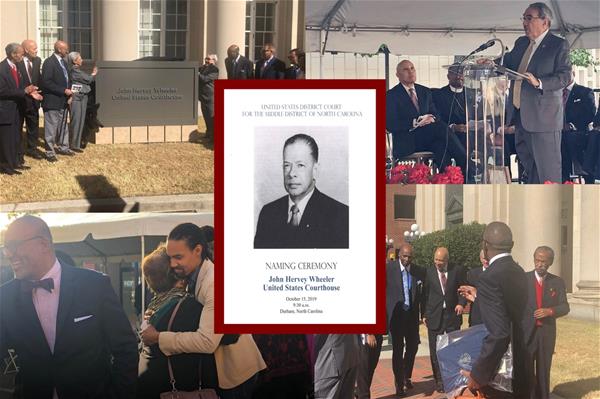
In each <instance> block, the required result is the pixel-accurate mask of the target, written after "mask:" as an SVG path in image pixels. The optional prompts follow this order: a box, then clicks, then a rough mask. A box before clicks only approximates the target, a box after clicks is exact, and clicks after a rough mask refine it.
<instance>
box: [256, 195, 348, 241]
mask: <svg viewBox="0 0 600 399" xmlns="http://www.w3.org/2000/svg"><path fill="white" fill-rule="evenodd" d="M288 216H289V208H288V196H287V195H286V196H284V197H281V198H279V199H277V200H275V201H273V202H270V203H268V204H266V205H265V206H263V208H262V209H261V211H260V215H259V216H258V223H257V225H256V235H255V236H254V248H348V206H347V205H344V204H342V203H341V202H338V201H336V200H334V199H333V198H331V197H328V196H327V195H325V194H323V193H321V192H320V191H319V190H317V188H315V190H314V192H313V194H312V197H311V198H310V200H308V203H307V204H306V208H305V209H304V212H303V214H302V219H301V220H300V225H299V226H298V227H292V226H290V225H288Z"/></svg>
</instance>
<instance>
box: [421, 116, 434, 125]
mask: <svg viewBox="0 0 600 399" xmlns="http://www.w3.org/2000/svg"><path fill="white" fill-rule="evenodd" d="M433 122H435V118H434V117H433V115H431V114H427V115H421V116H419V119H417V126H418V127H423V126H425V125H429V124H430V123H433Z"/></svg>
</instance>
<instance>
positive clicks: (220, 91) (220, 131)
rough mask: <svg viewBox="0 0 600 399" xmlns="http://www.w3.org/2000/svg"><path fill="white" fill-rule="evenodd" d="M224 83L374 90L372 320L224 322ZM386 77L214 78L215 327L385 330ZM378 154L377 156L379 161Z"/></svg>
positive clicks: (242, 86)
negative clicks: (338, 321) (345, 321)
mask: <svg viewBox="0 0 600 399" xmlns="http://www.w3.org/2000/svg"><path fill="white" fill-rule="evenodd" d="M228 89H236V90H239V89H269V90H272V89H281V90H292V89H296V90H299V89H309V90H310V89H313V90H314V89H338V90H339V89H342V90H343V89H352V90H357V89H368V90H375V102H376V104H375V107H376V118H375V119H376V121H375V131H376V132H380V133H377V136H376V143H375V148H376V150H375V151H376V154H375V159H376V160H377V164H376V166H375V173H376V174H375V176H374V179H375V203H376V209H375V237H373V239H374V240H375V248H381V249H380V250H377V251H376V253H375V257H374V259H373V260H374V262H375V265H376V267H375V274H376V275H375V279H376V298H375V307H376V313H375V324H225V322H224V320H225V307H224V302H225V287H224V286H225V282H224V270H223V261H222V260H223V259H225V253H224V238H225V232H224V225H225V217H224V203H225V197H224V195H225V192H224V191H225V185H224V173H225V164H224V154H225V148H224V140H223V135H224V126H225V125H224V122H225V121H224V115H225V113H224V98H225V95H224V94H225V90H228ZM385 92H386V88H385V80H217V81H215V135H214V137H215V139H214V143H215V173H214V176H215V180H214V185H215V193H214V201H215V202H214V210H215V216H214V218H215V219H214V220H215V259H216V261H215V332H217V333H227V334H254V333H256V334H274V333H276V334H315V333H327V334H331V333H336V334H363V333H364V334H367V333H370V334H384V333H385V329H386V320H385V318H386V312H385V260H386V258H385V252H384V251H383V245H384V238H385V185H386V180H385V173H384V165H385V163H384V162H383V159H384V156H385V136H384V134H383V132H384V130H385ZM379 160H381V162H379Z"/></svg>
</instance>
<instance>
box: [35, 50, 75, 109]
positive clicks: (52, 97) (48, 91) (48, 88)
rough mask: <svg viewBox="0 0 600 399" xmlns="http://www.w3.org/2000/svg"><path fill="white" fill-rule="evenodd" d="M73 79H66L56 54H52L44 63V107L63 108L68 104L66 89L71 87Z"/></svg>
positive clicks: (42, 86)
mask: <svg viewBox="0 0 600 399" xmlns="http://www.w3.org/2000/svg"><path fill="white" fill-rule="evenodd" d="M70 80H71V79H70V78H69V79H67V80H65V75H64V74H63V69H62V67H61V66H60V62H59V61H58V59H56V56H55V55H54V54H52V55H51V56H50V57H48V58H46V59H45V60H44V63H43V64H42V81H41V88H42V91H43V93H42V94H43V96H44V99H43V100H42V108H43V109H44V111H46V110H61V109H64V108H66V106H67V100H68V98H67V96H66V95H65V89H70V88H71V81H70Z"/></svg>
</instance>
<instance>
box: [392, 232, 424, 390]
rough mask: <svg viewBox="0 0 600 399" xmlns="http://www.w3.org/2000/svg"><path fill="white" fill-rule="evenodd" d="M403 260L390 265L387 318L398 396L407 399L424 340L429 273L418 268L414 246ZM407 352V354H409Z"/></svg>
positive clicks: (403, 248)
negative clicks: (421, 326) (421, 327)
mask: <svg viewBox="0 0 600 399" xmlns="http://www.w3.org/2000/svg"><path fill="white" fill-rule="evenodd" d="M398 255H399V259H397V260H394V261H389V262H388V263H387V265H386V268H385V270H386V289H385V299H386V314H387V323H388V331H389V332H390V334H391V335H392V350H393V352H392V369H393V371H394V380H395V384H396V396H402V397H403V396H406V392H405V389H410V388H412V382H411V380H410V379H411V376H412V370H413V366H414V364H415V356H416V354H417V350H418V348H419V344H420V343H421V340H420V339H419V322H420V320H421V318H422V317H421V316H422V315H423V310H424V309H423V305H424V303H423V299H424V296H423V295H424V291H423V282H424V280H425V275H426V270H425V269H424V268H422V267H419V266H417V265H414V264H413V263H412V259H413V248H412V245H410V244H408V243H404V244H402V245H401V246H400V249H399V253H398ZM405 349H406V352H405Z"/></svg>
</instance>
